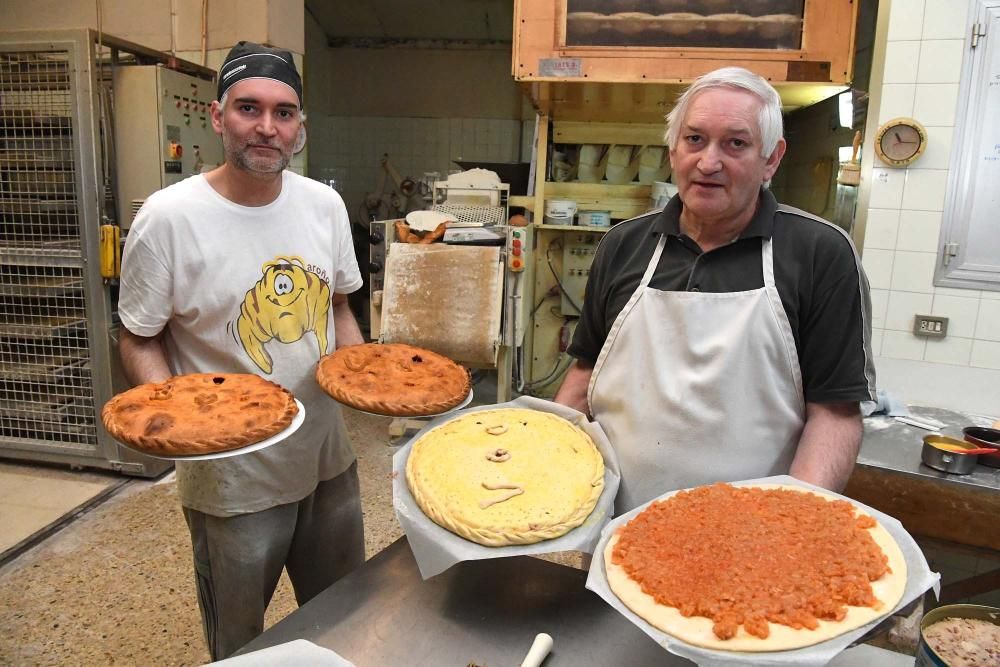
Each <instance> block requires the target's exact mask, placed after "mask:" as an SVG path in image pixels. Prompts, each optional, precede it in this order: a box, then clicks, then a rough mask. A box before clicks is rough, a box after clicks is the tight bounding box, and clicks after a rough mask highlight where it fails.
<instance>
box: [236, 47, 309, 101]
mask: <svg viewBox="0 0 1000 667" xmlns="http://www.w3.org/2000/svg"><path fill="white" fill-rule="evenodd" d="M243 79H273V80H275V81H280V82H281V83H283V84H285V85H287V86H289V87H290V88H291V89H292V90H294V91H295V94H296V95H298V97H299V107H301V106H302V79H301V77H299V72H298V70H296V69H295V61H294V60H292V53H291V51H286V50H285V49H275V48H272V47H270V46H262V45H260V44H254V43H253V42H240V43H239V44H237V45H236V46H234V47H233V48H232V50H231V51H230V52H229V55H227V56H226V61H225V62H224V63H222V67H221V68H219V92H218V97H217V98H216V99H219V100H221V99H222V96H223V95H225V94H226V91H227V90H229V88H230V87H232V85H233V84H234V83H236V82H237V81H242V80H243Z"/></svg>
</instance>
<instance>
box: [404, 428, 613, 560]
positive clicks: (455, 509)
mask: <svg viewBox="0 0 1000 667" xmlns="http://www.w3.org/2000/svg"><path fill="white" fill-rule="evenodd" d="M406 481H407V484H408V485H409V488H410V492H411V493H412V494H413V497H414V499H415V500H416V501H417V504H418V505H419V506H420V508H421V509H422V510H423V512H424V514H426V515H427V516H428V517H430V518H431V519H432V520H433V521H434V522H435V523H437V524H439V525H440V526H442V527H444V528H447V529H448V530H450V531H451V532H453V533H455V534H456V535H459V536H461V537H464V538H465V539H467V540H471V541H473V542H476V543H478V544H482V545H485V546H491V547H500V546H508V545H513V544H533V543H535V542H540V541H542V540H549V539H552V538H556V537H559V536H561V535H564V534H565V533H567V532H569V531H570V530H572V529H573V528H576V527H577V526H579V525H580V524H582V523H583V522H584V520H585V519H586V518H587V517H588V516H589V515H590V513H591V512H592V511H593V509H594V506H595V505H596V504H597V499H598V498H599V497H600V495H601V492H602V491H603V490H604V459H603V458H602V457H601V453H600V451H598V449H597V446H596V445H594V442H593V440H591V439H590V436H588V435H587V434H586V433H585V432H584V431H583V430H582V429H580V428H579V427H577V426H576V425H574V424H572V423H570V422H569V421H567V420H565V419H563V418H562V417H559V416H557V415H554V414H551V413H548V412H539V411H536V410H526V409H522V408H500V409H496V410H482V411H479V412H471V413H467V414H464V415H462V416H461V417H457V418H455V419H452V420H450V421H448V422H446V423H444V424H441V425H440V426H438V427H436V428H433V429H431V430H430V431H428V432H427V433H425V434H424V435H422V436H421V437H420V438H419V439H418V440H417V441H416V442H414V443H413V447H412V449H411V450H410V456H409V458H408V460H407V462H406Z"/></svg>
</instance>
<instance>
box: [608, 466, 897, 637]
mask: <svg viewBox="0 0 1000 667" xmlns="http://www.w3.org/2000/svg"><path fill="white" fill-rule="evenodd" d="M875 525H876V524H875V520H874V519H872V518H871V517H869V516H857V515H856V514H855V508H854V506H853V505H851V504H850V503H848V502H846V501H844V500H834V501H829V500H825V499H823V498H821V497H820V496H818V495H816V494H813V493H802V492H797V491H788V490H784V489H754V488H748V487H734V486H730V485H728V484H714V485H712V486H705V487H699V488H697V489H693V490H691V491H681V492H679V493H676V494H675V495H673V496H671V497H670V498H667V499H666V500H662V501H659V502H656V503H653V504H652V505H650V506H649V507H647V508H646V509H645V510H643V511H642V512H641V513H639V514H638V515H637V516H636V517H635V518H634V519H632V520H631V521H630V522H629V523H627V524H626V525H625V526H623V527H622V528H621V529H620V530H619V532H618V544H617V545H616V546H615V549H614V551H613V553H612V561H613V562H614V563H616V564H617V565H620V566H621V567H622V568H624V570H625V572H626V573H627V574H628V575H629V577H631V578H632V579H634V580H635V581H636V582H638V583H639V585H640V586H641V587H642V590H643V591H644V592H645V593H647V594H648V595H651V596H652V597H653V598H655V599H656V601H657V602H658V603H660V604H662V605H666V606H669V607H676V608H677V609H678V610H679V611H680V613H681V614H683V615H684V616H705V617H707V618H709V619H711V620H712V621H713V622H714V625H713V631H714V632H715V635H716V636H717V637H718V638H719V639H730V638H732V637H734V636H735V635H736V632H737V630H738V629H739V627H740V626H741V625H742V626H743V627H744V628H745V629H746V631H747V632H748V633H749V634H751V635H753V636H755V637H760V638H761V639H764V638H766V637H767V636H768V634H769V629H768V623H769V622H770V623H781V624H783V625H787V626H790V627H792V628H796V629H800V628H809V629H815V628H817V627H818V623H817V619H826V620H831V621H839V620H842V619H843V618H844V616H845V614H846V613H847V605H852V606H858V607H878V606H879V604H880V602H879V600H878V599H877V598H876V597H875V595H874V594H873V592H872V587H871V582H872V581H875V580H877V579H879V578H881V577H882V576H883V575H884V574H885V573H886V572H889V571H890V569H889V564H888V563H889V560H888V558H887V557H886V556H885V554H884V553H882V550H881V548H879V546H878V545H877V544H876V543H875V540H874V539H872V536H871V535H870V534H869V533H868V530H867V529H868V528H872V527H874V526H875Z"/></svg>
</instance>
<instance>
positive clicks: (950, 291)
mask: <svg viewBox="0 0 1000 667" xmlns="http://www.w3.org/2000/svg"><path fill="white" fill-rule="evenodd" d="M934 294H940V295H942V296H957V297H961V298H963V299H979V298H982V296H983V295H984V294H986V292H980V291H979V290H974V289H962V288H959V287H936V286H935V287H934Z"/></svg>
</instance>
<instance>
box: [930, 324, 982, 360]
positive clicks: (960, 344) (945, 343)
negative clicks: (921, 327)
mask: <svg viewBox="0 0 1000 667" xmlns="http://www.w3.org/2000/svg"><path fill="white" fill-rule="evenodd" d="M971 357H972V339H971V338H957V337H956V338H953V337H952V335H951V330H950V329H949V331H948V336H947V337H946V338H928V339H927V347H926V348H925V350H924V361H930V362H933V363H936V364H951V365H953V366H968V365H969V359H970V358H971Z"/></svg>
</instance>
